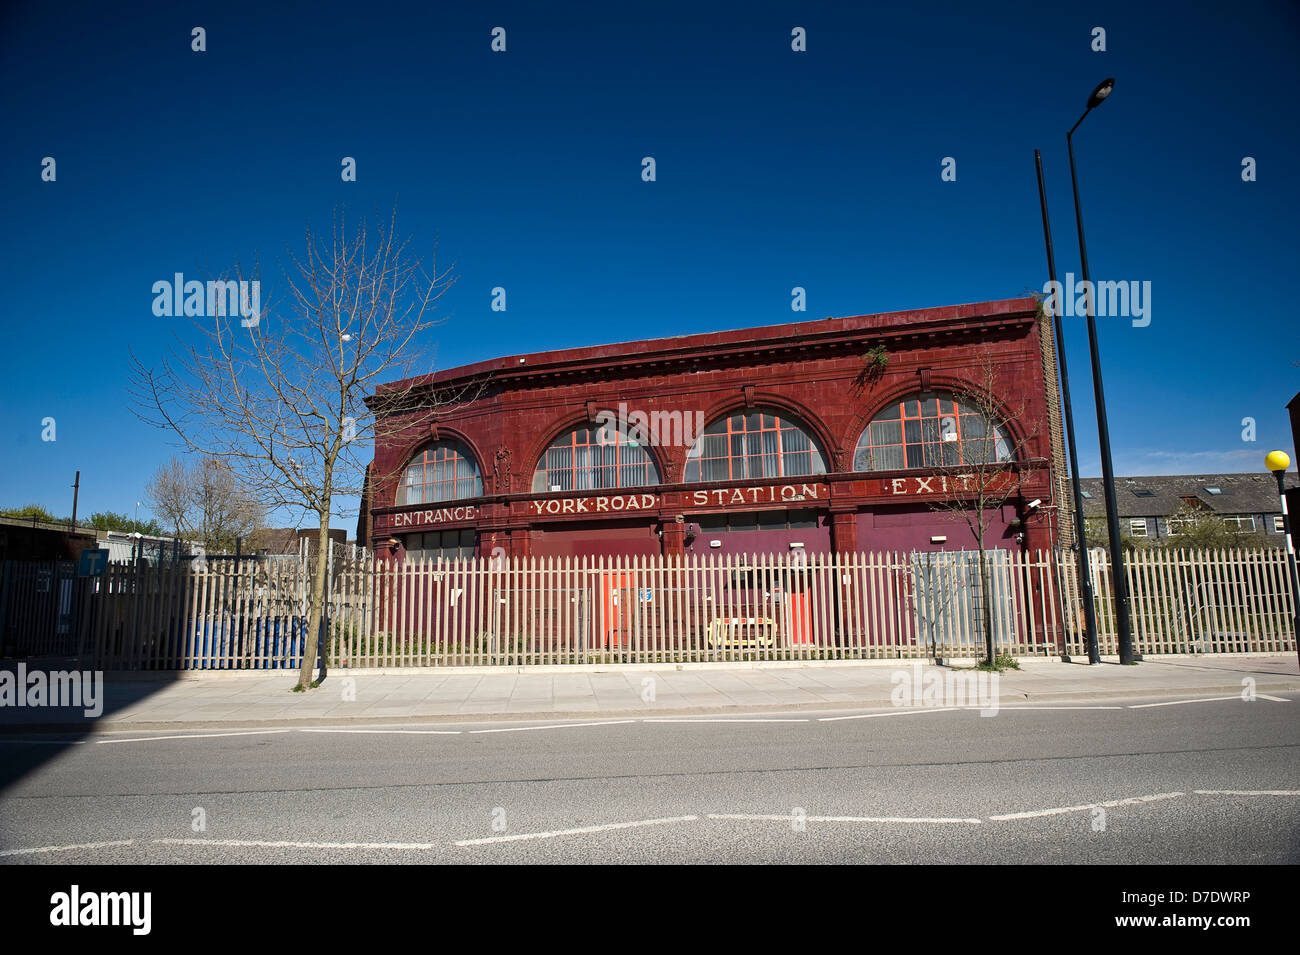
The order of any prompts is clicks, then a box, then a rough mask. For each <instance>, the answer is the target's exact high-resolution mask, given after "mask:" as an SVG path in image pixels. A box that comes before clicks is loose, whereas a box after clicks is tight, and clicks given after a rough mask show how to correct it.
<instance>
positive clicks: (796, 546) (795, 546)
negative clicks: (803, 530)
mask: <svg viewBox="0 0 1300 955" xmlns="http://www.w3.org/2000/svg"><path fill="white" fill-rule="evenodd" d="M790 549H791V550H802V549H803V541H790Z"/></svg>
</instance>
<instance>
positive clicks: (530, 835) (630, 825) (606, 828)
mask: <svg viewBox="0 0 1300 955" xmlns="http://www.w3.org/2000/svg"><path fill="white" fill-rule="evenodd" d="M699 818H700V817H699V816H669V817H667V818H664V819H638V820H636V821H635V822H611V823H606V824H605V825H600V826H582V827H580V828H577V829H554V830H552V831H550V832H523V833H520V834H518V835H513V836H488V837H487V838H484V839H462V840H460V841H459V842H457V843H456V845H458V846H485V845H490V844H492V843H496V842H523V841H525V840H528V839H555V838H558V837H560V836H584V835H588V834H590V833H593V832H613V831H614V830H616V829H639V828H642V827H644V826H664V825H670V824H672V823H675V822H697V821H699Z"/></svg>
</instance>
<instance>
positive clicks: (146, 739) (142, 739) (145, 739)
mask: <svg viewBox="0 0 1300 955" xmlns="http://www.w3.org/2000/svg"><path fill="white" fill-rule="evenodd" d="M292 732H293V730H290V729H284V730H251V731H248V732H243V733H185V734H177V735H174V736H129V737H127V738H126V739H97V740H95V742H96V743H100V744H103V743H152V742H154V741H155V740H160V739H215V738H217V737H218V736H272V735H274V734H276V733H292Z"/></svg>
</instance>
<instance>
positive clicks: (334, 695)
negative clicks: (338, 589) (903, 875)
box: [0, 653, 1300, 732]
mask: <svg viewBox="0 0 1300 955" xmlns="http://www.w3.org/2000/svg"><path fill="white" fill-rule="evenodd" d="M6 666H7V667H8V668H10V669H12V668H13V664H12V663H10V664H7V665H6ZM30 669H31V666H30V665H29V671H30ZM963 673H965V674H970V673H971V671H969V670H963V669H958V668H952V667H933V666H931V665H930V664H929V663H927V662H925V661H911V660H898V661H871V662H862V663H856V664H845V663H842V662H838V661H837V662H836V663H835V664H834V665H827V664H824V663H820V662H817V663H803V664H800V663H793V664H788V665H786V666H784V667H782V666H773V665H769V664H764V665H762V666H757V665H755V664H751V663H739V664H733V665H729V666H728V665H718V664H700V665H693V664H668V665H663V666H657V667H656V666H646V665H644V664H636V665H599V666H597V665H589V666H581V667H572V668H569V669H564V668H560V667H537V668H532V669H522V670H520V669H511V670H506V671H493V670H484V669H483V668H475V669H474V670H472V671H471V670H466V671H456V670H453V669H449V668H445V667H443V668H436V669H435V668H429V669H425V670H413V669H404V670H400V671H389V670H359V669H356V670H353V669H347V668H342V669H335V670H331V671H330V673H329V675H328V677H327V679H326V681H325V683H324V684H322V685H321V686H320V687H318V688H316V689H314V690H310V691H308V692H306V693H302V694H295V693H292V692H291V687H292V685H293V683H294V681H295V678H296V671H275V672H274V673H266V672H257V673H249V672H247V671H211V670H210V671H190V672H186V673H183V674H140V673H131V674H117V673H109V674H105V678H104V684H103V693H102V696H103V713H102V715H101V716H100V717H99V718H97V719H94V718H88V717H86V716H85V715H84V714H83V713H82V711H81V709H79V708H54V707H18V706H8V705H6V706H0V732H5V731H9V732H14V731H35V730H41V729H48V730H54V729H65V730H66V729H72V730H77V731H83V732H103V731H123V730H131V729H150V730H158V729H184V728H189V727H213V726H251V727H258V726H273V725H312V724H331V725H333V724H340V723H350V722H355V723H361V724H364V723H381V722H388V723H396V722H402V721H412V720H414V721H420V720H440V719H441V720H450V719H457V718H463V717H465V716H474V717H481V718H489V719H491V718H510V719H519V718H521V717H527V716H530V715H536V716H537V717H538V718H543V719H550V718H555V717H562V716H564V715H572V716H575V717H586V718H590V717H591V716H592V715H593V714H598V715H610V716H618V715H633V716H637V717H644V716H646V715H674V714H689V713H702V714H703V713H726V712H728V711H730V712H740V711H763V710H782V709H784V710H800V709H808V710H811V709H818V708H820V709H836V710H838V709H847V708H854V707H856V708H861V709H883V708H888V707H891V706H892V705H893V701H892V699H891V697H892V694H893V692H894V690H895V688H896V687H897V686H899V685H900V683H902V684H906V683H907V682H908V681H914V680H915V679H916V678H917V677H918V674H919V675H920V676H921V678H922V679H930V678H931V674H937V675H938V676H939V678H944V677H946V676H947V675H954V676H955V675H959V674H963ZM345 678H347V680H346V682H345ZM651 681H652V682H651ZM651 685H652V686H653V689H654V700H653V702H649V701H647V700H646V699H644V698H643V696H644V695H645V691H646V688H647V687H649V686H651ZM1251 688H1253V690H1254V692H1257V693H1269V692H1270V691H1271V692H1274V693H1285V692H1293V693H1294V692H1300V667H1298V666H1297V658H1296V655H1295V654H1293V653H1285V654H1275V655H1253V654H1252V655H1240V656H1228V655H1222V656H1168V657H1147V658H1146V659H1145V660H1144V661H1142V662H1141V663H1140V664H1138V665H1137V666H1131V667H1125V666H1120V665H1118V662H1117V661H1114V660H1110V661H1107V662H1104V663H1103V664H1101V665H1099V666H1088V665H1086V664H1085V663H1079V662H1077V661H1076V662H1074V663H1062V662H1060V661H1058V660H1055V659H1052V660H1044V659H1034V660H1029V661H1022V662H1021V668H1020V669H1019V670H1011V671H1007V672H1005V673H1003V674H1001V675H1000V676H999V677H998V680H997V692H998V696H999V701H1000V702H1003V703H1012V702H1026V701H1028V702H1035V703H1047V702H1052V701H1057V702H1074V703H1084V704H1086V703H1089V702H1093V703H1104V702H1105V701H1107V700H1109V699H1112V698H1116V697H1120V696H1129V697H1132V696H1136V695H1142V696H1149V697H1152V698H1169V699H1173V698H1177V697H1179V696H1191V697H1196V696H1200V697H1205V696H1215V695H1218V696H1227V695H1231V694H1237V693H1242V692H1244V691H1246V690H1249V689H1251Z"/></svg>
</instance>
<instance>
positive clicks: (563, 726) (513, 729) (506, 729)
mask: <svg viewBox="0 0 1300 955" xmlns="http://www.w3.org/2000/svg"><path fill="white" fill-rule="evenodd" d="M635 722H636V720H604V721H602V722H599V723H549V724H547V725H546V726H502V727H499V728H496V729H490V730H470V731H469V732H470V734H471V735H473V734H477V733H522V732H525V731H528V730H567V729H581V728H582V727H584V726H619V725H621V724H623V723H635Z"/></svg>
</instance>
